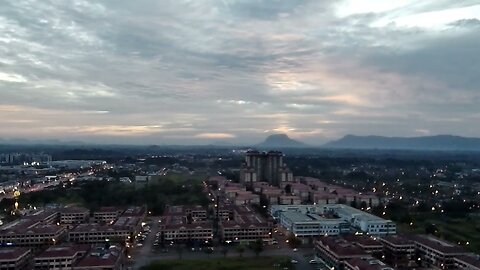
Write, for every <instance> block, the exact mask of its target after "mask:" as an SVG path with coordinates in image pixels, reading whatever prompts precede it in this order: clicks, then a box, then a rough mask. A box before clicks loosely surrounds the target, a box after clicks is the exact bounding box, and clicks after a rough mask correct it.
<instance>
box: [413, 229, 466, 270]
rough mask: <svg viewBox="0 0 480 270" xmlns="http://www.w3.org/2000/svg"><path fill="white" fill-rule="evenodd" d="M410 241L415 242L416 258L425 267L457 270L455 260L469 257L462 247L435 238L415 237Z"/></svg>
mask: <svg viewBox="0 0 480 270" xmlns="http://www.w3.org/2000/svg"><path fill="white" fill-rule="evenodd" d="M410 239H411V240H412V241H413V242H415V247H416V252H417V254H416V256H417V257H418V258H420V260H418V262H420V265H421V266H423V267H431V266H434V267H438V268H441V269H453V268H455V258H456V257H458V256H461V255H467V254H468V252H467V251H465V250H464V249H463V248H462V247H460V246H457V245H455V244H452V243H448V242H446V241H443V240H440V239H438V238H435V237H433V236H426V235H413V236H410Z"/></svg>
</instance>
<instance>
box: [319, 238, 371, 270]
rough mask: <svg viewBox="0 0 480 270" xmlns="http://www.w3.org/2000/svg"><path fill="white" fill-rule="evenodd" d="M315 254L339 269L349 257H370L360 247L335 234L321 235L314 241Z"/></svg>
mask: <svg viewBox="0 0 480 270" xmlns="http://www.w3.org/2000/svg"><path fill="white" fill-rule="evenodd" d="M315 256H316V257H317V258H318V259H320V260H322V261H323V262H324V263H325V264H326V265H328V266H329V267H334V268H335V269H341V268H342V267H344V266H345V261H347V260H350V259H363V258H371V256H370V255H369V254H368V253H366V252H365V251H364V250H363V249H362V248H361V247H359V246H357V245H354V244H352V243H350V242H348V241H346V240H344V239H342V238H339V237H335V236H327V237H321V238H320V239H319V240H318V241H316V243H315Z"/></svg>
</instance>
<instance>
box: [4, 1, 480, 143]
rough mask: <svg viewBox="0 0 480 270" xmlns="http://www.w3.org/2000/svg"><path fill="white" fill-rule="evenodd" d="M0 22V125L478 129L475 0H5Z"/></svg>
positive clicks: (234, 132) (191, 137) (191, 133)
mask: <svg viewBox="0 0 480 270" xmlns="http://www.w3.org/2000/svg"><path fill="white" fill-rule="evenodd" d="M0 29H1V32H2V35H0V66H1V70H0V87H1V89H2V90H0V125H1V126H2V129H1V131H0V139H11V138H28V139H61V140H63V141H76V140H80V141H85V142H93V143H124V144H143V143H144V144H162V143H165V144H206V143H212V142H218V141H221V142H225V141H227V142H230V143H252V142H261V141H262V140H263V139H264V138H265V137H267V136H268V135H270V134H278V133H286V134H288V135H289V136H290V137H292V138H294V139H298V140H301V141H303V142H306V143H309V144H313V145H319V144H322V143H325V142H327V141H330V140H333V139H338V138H340V137H342V136H343V135H346V134H356V135H384V136H424V135H436V134H454V135H462V136H467V137H480V127H479V126H476V125H473V124H472V123H475V122H478V121H479V120H480V111H479V110H478V107H479V106H480V92H479V91H478V88H479V86H480V79H479V77H478V70H479V69H480V66H479V63H480V55H479V54H478V48H479V47H480V4H479V3H478V1H462V3H459V2H458V1H446V0H442V1H422V3H418V2H417V1H412V0H409V1H401V2H400V1H378V0H368V1H362V3H361V4H359V3H358V1H353V0H343V1H335V3H334V4H330V3H328V4H327V3H324V2H320V1H308V0H293V1H273V0H272V1H260V0H248V1H234V0H224V1H208V0H204V1H150V0H148V1H147V0H145V1H135V2H131V1H102V2H94V1H85V0H78V1H73V2H65V1H53V0H52V1H41V2H28V1H16V0H7V1H5V3H3V4H2V9H1V10H0Z"/></svg>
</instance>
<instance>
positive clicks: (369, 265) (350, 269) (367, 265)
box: [344, 258, 394, 270]
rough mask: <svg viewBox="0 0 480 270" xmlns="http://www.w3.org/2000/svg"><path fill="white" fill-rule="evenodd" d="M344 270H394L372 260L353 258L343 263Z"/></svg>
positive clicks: (376, 260) (378, 261)
mask: <svg viewBox="0 0 480 270" xmlns="http://www.w3.org/2000/svg"><path fill="white" fill-rule="evenodd" d="M344 269H345V270H394V269H393V268H392V267H390V266H388V265H386V264H385V263H384V262H382V261H380V260H378V259H373V258H361V259H359V258H354V259H349V260H346V261H345V264H344Z"/></svg>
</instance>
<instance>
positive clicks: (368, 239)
mask: <svg viewBox="0 0 480 270" xmlns="http://www.w3.org/2000/svg"><path fill="white" fill-rule="evenodd" d="M342 237H343V239H345V240H347V241H349V242H350V243H354V244H355V245H357V246H359V247H361V248H362V249H363V250H364V251H365V252H366V253H368V254H370V255H372V256H373V257H375V258H378V259H380V258H382V256H383V245H382V242H381V241H380V239H379V238H378V237H373V236H367V235H351V234H348V235H344V236H342Z"/></svg>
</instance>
